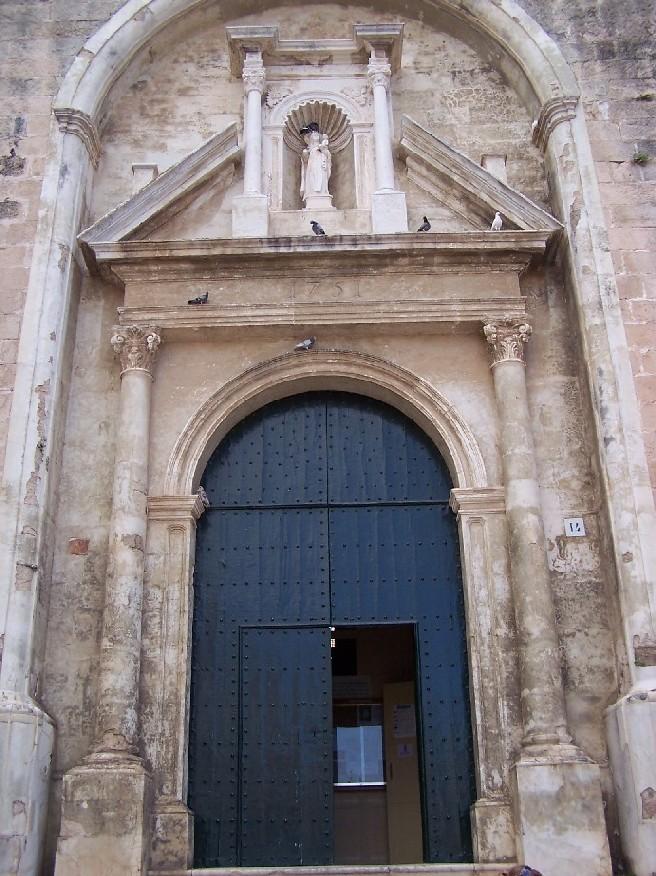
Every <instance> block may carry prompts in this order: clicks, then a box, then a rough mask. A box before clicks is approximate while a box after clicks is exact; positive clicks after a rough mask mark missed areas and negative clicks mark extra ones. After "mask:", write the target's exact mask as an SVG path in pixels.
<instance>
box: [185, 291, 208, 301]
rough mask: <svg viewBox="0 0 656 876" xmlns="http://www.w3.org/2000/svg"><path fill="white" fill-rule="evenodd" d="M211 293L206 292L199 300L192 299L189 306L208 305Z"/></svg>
mask: <svg viewBox="0 0 656 876" xmlns="http://www.w3.org/2000/svg"><path fill="white" fill-rule="evenodd" d="M209 294H210V293H209V292H204V293H203V294H202V295H199V296H198V297H197V298H190V299H189V301H187V304H207V299H208V296H209Z"/></svg>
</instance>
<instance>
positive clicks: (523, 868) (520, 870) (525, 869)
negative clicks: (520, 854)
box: [503, 864, 542, 876]
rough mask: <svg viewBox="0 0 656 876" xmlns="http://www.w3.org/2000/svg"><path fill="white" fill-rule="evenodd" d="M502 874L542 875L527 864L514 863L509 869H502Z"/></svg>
mask: <svg viewBox="0 0 656 876" xmlns="http://www.w3.org/2000/svg"><path fill="white" fill-rule="evenodd" d="M503 876H542V874H541V873H540V872H539V871H538V870H534V869H533V867H529V866H528V864H516V865H515V866H514V867H511V868H510V870H504V872H503Z"/></svg>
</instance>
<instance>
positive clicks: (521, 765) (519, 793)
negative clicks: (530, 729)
mask: <svg viewBox="0 0 656 876" xmlns="http://www.w3.org/2000/svg"><path fill="white" fill-rule="evenodd" d="M512 777H513V782H514V784H515V807H516V824H517V841H518V849H517V857H518V860H519V861H521V862H522V863H525V864H528V865H529V866H531V867H535V868H536V869H538V870H539V871H540V872H541V873H542V874H543V876H562V874H563V873H581V874H583V873H585V874H590V876H592V874H594V876H610V874H611V873H612V867H611V861H610V851H609V848H608V837H607V833H606V823H605V820H604V807H603V801H602V797H601V778H600V770H599V767H598V766H597V764H596V763H593V762H592V761H590V760H588V758H586V757H585V755H583V754H582V752H581V751H579V749H577V748H576V747H575V746H573V745H554V746H549V747H548V748H547V747H545V748H544V749H543V751H542V753H535V754H534V753H533V752H531V753H529V752H524V753H523V754H522V755H521V757H520V759H519V760H518V761H517V763H516V764H515V765H514V767H513V769H512Z"/></svg>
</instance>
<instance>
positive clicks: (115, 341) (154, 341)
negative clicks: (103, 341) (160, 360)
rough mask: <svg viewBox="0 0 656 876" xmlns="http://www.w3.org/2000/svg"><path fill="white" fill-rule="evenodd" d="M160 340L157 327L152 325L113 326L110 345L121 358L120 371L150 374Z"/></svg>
mask: <svg viewBox="0 0 656 876" xmlns="http://www.w3.org/2000/svg"><path fill="white" fill-rule="evenodd" d="M161 341H162V339H161V337H160V334H159V329H157V328H154V327H153V326H140V325H128V326H115V328H114V334H113V335H112V338H111V345H112V347H113V348H114V352H115V353H116V354H117V356H118V357H119V358H120V360H121V373H123V372H125V371H132V370H139V371H148V373H149V374H152V367H153V363H154V361H155V354H156V353H157V348H158V347H159V345H160V343H161Z"/></svg>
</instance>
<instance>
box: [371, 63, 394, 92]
mask: <svg viewBox="0 0 656 876" xmlns="http://www.w3.org/2000/svg"><path fill="white" fill-rule="evenodd" d="M367 77H368V79H369V85H370V86H371V88H376V86H378V85H382V86H383V88H384V89H385V90H386V91H387V90H388V89H389V84H390V79H391V77H392V66H391V64H390V63H389V61H383V60H381V59H378V58H372V59H371V61H369V65H368V66H367Z"/></svg>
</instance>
